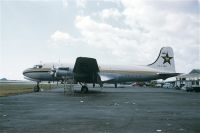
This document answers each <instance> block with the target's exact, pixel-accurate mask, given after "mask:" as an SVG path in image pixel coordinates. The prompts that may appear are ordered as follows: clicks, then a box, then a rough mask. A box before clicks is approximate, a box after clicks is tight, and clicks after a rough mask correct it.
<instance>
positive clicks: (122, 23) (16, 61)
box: [0, 0, 200, 79]
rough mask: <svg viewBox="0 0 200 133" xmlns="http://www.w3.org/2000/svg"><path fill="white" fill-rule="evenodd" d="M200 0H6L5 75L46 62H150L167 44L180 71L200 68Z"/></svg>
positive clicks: (1, 11) (0, 60) (2, 13)
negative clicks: (84, 58)
mask: <svg viewBox="0 0 200 133" xmlns="http://www.w3.org/2000/svg"><path fill="white" fill-rule="evenodd" d="M199 8H200V3H199V1H198V0H146V1H144V0H0V78H2V77H6V78H8V79H23V75H22V71H23V70H24V69H26V68H28V67H31V66H33V65H34V64H39V63H40V62H43V63H45V62H59V60H60V61H61V62H63V63H74V62H75V59H76V57H78V56H87V57H94V58H96V59H97V61H98V63H99V64H106V65H109V64H118V65H129V66H130V65H134V64H136V65H137V64H138V65H146V64H149V63H152V62H153V61H154V60H155V59H156V58H157V56H158V53H159V51H160V49H161V47H163V46H171V47H172V48H173V50H174V53H175V64H176V71H177V72H182V73H188V72H189V71H190V70H191V69H193V68H200V40H199V38H200V35H199V31H200V16H199V14H200V10H199Z"/></svg>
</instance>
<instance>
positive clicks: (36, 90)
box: [33, 82, 40, 92]
mask: <svg viewBox="0 0 200 133" xmlns="http://www.w3.org/2000/svg"><path fill="white" fill-rule="evenodd" d="M33 91H34V92H39V91H40V86H39V82H37V85H36V86H34V88H33Z"/></svg>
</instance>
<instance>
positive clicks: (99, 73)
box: [23, 47, 178, 93]
mask: <svg viewBox="0 0 200 133" xmlns="http://www.w3.org/2000/svg"><path fill="white" fill-rule="evenodd" d="M23 75H24V76H25V77H26V78H27V79H29V80H32V81H36V82H37V85H36V86H35V87H34V91H39V90H40V88H39V83H40V82H41V81H64V80H69V79H73V81H74V83H80V84H81V86H82V87H81V92H83V93H86V92H88V87H87V83H92V84H93V86H94V85H95V83H97V84H100V86H101V87H102V86H103V83H112V84H115V87H117V83H122V82H123V83H124V82H133V81H150V80H156V79H166V78H169V77H173V76H177V75H178V73H176V71H175V62H174V53H173V49H172V48H171V47H163V48H161V50H160V53H159V55H158V58H157V59H156V60H155V62H153V63H151V64H149V65H146V66H129V67H128V66H109V67H99V66H98V63H97V61H96V59H94V58H88V57H78V58H77V59H76V62H75V65H74V67H58V68H54V67H53V68H51V67H44V66H42V65H36V66H35V67H33V68H28V69H26V70H24V72H23Z"/></svg>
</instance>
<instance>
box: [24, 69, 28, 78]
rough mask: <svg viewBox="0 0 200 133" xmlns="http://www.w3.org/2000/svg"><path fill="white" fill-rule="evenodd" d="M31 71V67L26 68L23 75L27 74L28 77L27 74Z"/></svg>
mask: <svg viewBox="0 0 200 133" xmlns="http://www.w3.org/2000/svg"><path fill="white" fill-rule="evenodd" d="M29 72H30V69H25V70H24V71H23V75H24V76H26V77H28V76H27V74H28V73H29Z"/></svg>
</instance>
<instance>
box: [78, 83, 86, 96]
mask: <svg viewBox="0 0 200 133" xmlns="http://www.w3.org/2000/svg"><path fill="white" fill-rule="evenodd" d="M79 84H80V85H81V86H82V87H81V93H87V92H88V87H87V84H82V83H80V82H79Z"/></svg>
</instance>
